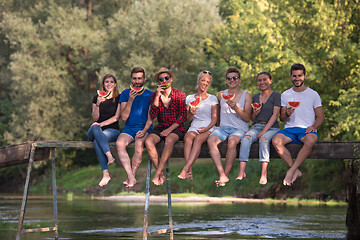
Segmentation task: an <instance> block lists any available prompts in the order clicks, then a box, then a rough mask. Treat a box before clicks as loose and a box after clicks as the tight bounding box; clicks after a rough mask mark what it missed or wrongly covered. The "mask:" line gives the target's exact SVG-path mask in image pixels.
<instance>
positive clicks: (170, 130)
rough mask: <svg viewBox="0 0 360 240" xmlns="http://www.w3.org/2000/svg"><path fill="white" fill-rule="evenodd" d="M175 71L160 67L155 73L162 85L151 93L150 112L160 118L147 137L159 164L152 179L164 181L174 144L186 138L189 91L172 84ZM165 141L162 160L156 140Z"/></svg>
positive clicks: (156, 78)
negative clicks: (183, 90)
mask: <svg viewBox="0 0 360 240" xmlns="http://www.w3.org/2000/svg"><path fill="white" fill-rule="evenodd" d="M173 79H174V74H173V73H172V72H171V71H169V69H167V68H164V67H163V68H160V69H159V71H158V72H157V73H156V74H155V81H156V82H157V83H158V87H157V89H156V91H155V92H153V94H152V95H151V99H150V102H151V104H150V111H149V115H150V118H151V119H155V118H157V120H158V125H157V126H156V127H155V128H154V129H153V130H152V131H150V133H149V135H148V136H147V138H146V140H145V145H146V149H147V151H148V154H149V157H150V159H151V160H152V162H153V164H154V166H155V167H156V173H155V175H154V178H153V180H152V182H153V183H154V184H155V185H162V184H163V183H164V181H165V177H164V174H163V172H162V170H163V169H164V167H165V163H166V162H167V161H168V159H169V157H170V156H171V154H172V151H173V146H174V144H175V143H176V142H178V141H179V140H182V139H183V137H184V134H185V127H184V122H185V120H186V101H185V100H186V96H185V93H184V92H182V91H180V90H177V89H174V88H172V87H171V84H172V81H173ZM161 140H163V141H165V144H164V149H163V152H162V154H161V157H160V160H159V155H158V152H157V150H156V144H158V143H159V142H160V141H161Z"/></svg>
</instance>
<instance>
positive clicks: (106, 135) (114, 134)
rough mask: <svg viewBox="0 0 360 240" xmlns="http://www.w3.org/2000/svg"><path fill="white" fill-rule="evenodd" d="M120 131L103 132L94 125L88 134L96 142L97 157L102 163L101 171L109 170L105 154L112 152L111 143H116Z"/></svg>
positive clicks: (108, 129)
mask: <svg viewBox="0 0 360 240" xmlns="http://www.w3.org/2000/svg"><path fill="white" fill-rule="evenodd" d="M119 135H120V131H119V130H118V129H114V128H107V129H105V130H102V129H101V127H100V126H99V125H94V126H92V127H91V128H89V130H88V132H87V136H88V139H89V140H90V141H93V142H94V148H95V152H96V156H97V158H98V160H99V162H100V166H101V170H106V169H108V165H107V162H108V161H107V157H106V155H105V153H107V152H108V151H110V148H109V142H115V141H116V139H117V138H118V136H119Z"/></svg>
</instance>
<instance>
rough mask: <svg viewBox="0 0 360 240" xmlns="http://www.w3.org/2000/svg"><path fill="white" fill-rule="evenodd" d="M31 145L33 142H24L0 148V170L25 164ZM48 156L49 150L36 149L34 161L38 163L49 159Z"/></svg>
mask: <svg viewBox="0 0 360 240" xmlns="http://www.w3.org/2000/svg"><path fill="white" fill-rule="evenodd" d="M32 143H34V142H25V143H21V144H17V145H10V146H5V147H0V168H2V167H9V166H13V165H17V164H22V163H27V162H28V161H29V157H30V149H31V144H32ZM49 156H50V149H49V148H47V149H46V148H44V149H38V150H36V151H35V156H34V160H35V161H40V160H45V159H49Z"/></svg>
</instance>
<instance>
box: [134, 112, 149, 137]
mask: <svg viewBox="0 0 360 240" xmlns="http://www.w3.org/2000/svg"><path fill="white" fill-rule="evenodd" d="M152 124H153V120H152V118H151V117H150V109H149V112H148V119H147V121H146V124H145V126H144V128H143V129H142V130H139V131H138V132H137V133H136V137H135V138H142V137H144V136H145V134H146V132H147V131H148V130H149V128H150V127H151V125H152Z"/></svg>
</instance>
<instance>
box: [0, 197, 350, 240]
mask: <svg viewBox="0 0 360 240" xmlns="http://www.w3.org/2000/svg"><path fill="white" fill-rule="evenodd" d="M20 206H21V199H0V239H1V240H8V239H11V240H13V239H15V236H16V230H15V229H16V226H17V222H18V218H19V211H20ZM58 212H59V229H60V230H59V237H60V238H59V239H69V240H70V239H71V240H72V239H74V240H75V239H76V240H91V239H104V240H113V239H129V240H131V239H142V226H143V221H144V216H143V215H144V204H143V203H123V202H115V201H106V200H91V199H73V200H66V199H62V198H61V199H59V200H58ZM172 212H173V221H174V223H173V224H174V238H175V239H294V238H295V239H345V236H346V226H345V217H346V207H344V206H341V207H329V206H322V205H318V206H299V205H286V204H261V203H227V204H191V203H188V204H184V203H173V209H172ZM168 223H169V218H168V209H167V205H159V204H150V212H149V231H150V232H151V231H156V230H159V229H166V228H168ZM53 224H54V223H53V208H52V199H29V200H28V204H27V209H26V215H25V221H24V225H25V226H27V227H30V228H36V227H51V226H53ZM53 237H54V233H27V234H23V235H22V238H21V239H25V240H30V239H31V240H42V239H53ZM148 239H160V240H161V239H169V235H167V234H161V235H152V236H149V238H148Z"/></svg>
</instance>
